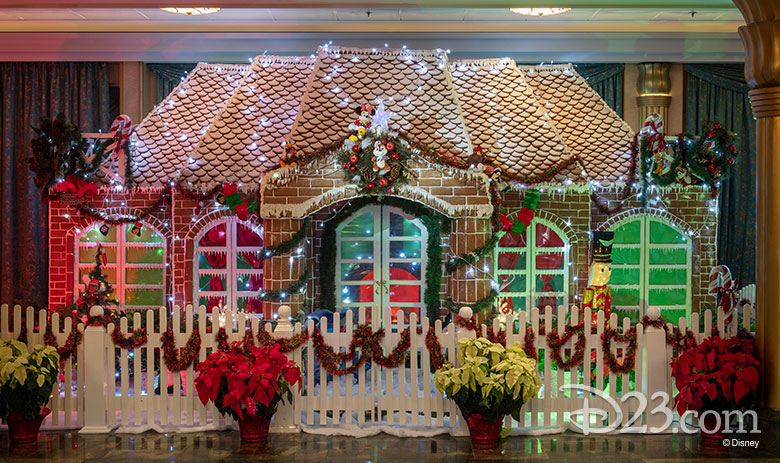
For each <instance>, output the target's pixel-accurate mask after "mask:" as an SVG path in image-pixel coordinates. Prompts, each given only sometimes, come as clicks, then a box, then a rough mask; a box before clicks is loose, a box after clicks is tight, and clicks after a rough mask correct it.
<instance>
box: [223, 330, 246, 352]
mask: <svg viewBox="0 0 780 463" xmlns="http://www.w3.org/2000/svg"><path fill="white" fill-rule="evenodd" d="M247 331H248V332H249V333H250V334H251V333H252V331H251V330H247ZM214 339H215V340H216V341H217V349H219V350H221V351H223V352H227V351H228V349H230V344H228V335H227V331H226V330H225V327H224V326H220V327H219V329H218V330H217V334H216V336H214Z"/></svg>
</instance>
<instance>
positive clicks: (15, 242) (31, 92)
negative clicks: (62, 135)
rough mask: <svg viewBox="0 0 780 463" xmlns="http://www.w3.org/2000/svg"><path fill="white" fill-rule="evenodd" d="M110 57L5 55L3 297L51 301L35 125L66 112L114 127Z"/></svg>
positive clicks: (0, 176) (1, 78)
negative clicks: (33, 147) (30, 59)
mask: <svg viewBox="0 0 780 463" xmlns="http://www.w3.org/2000/svg"><path fill="white" fill-rule="evenodd" d="M108 100H109V95H108V65H107V64H105V63H0V181H1V182H2V185H0V204H2V209H0V303H4V304H11V303H22V304H27V303H34V304H37V305H44V304H46V300H47V295H48V258H49V252H48V207H47V206H46V204H44V203H43V202H42V201H41V200H40V196H39V195H38V191H37V189H36V188H35V185H34V184H33V181H32V177H33V176H32V174H31V173H30V171H29V169H28V164H27V158H28V157H29V155H30V153H29V152H30V149H29V146H30V140H31V139H32V135H33V132H32V130H31V128H30V127H31V126H37V125H38V121H39V119H40V118H41V117H48V116H56V115H57V113H58V112H64V113H65V116H66V117H67V118H68V119H69V120H70V121H72V122H73V123H75V124H77V125H78V126H79V128H80V129H81V130H82V131H85V132H86V131H89V132H95V131H97V129H99V128H102V129H107V128H108V127H109V124H110V121H109V101H108Z"/></svg>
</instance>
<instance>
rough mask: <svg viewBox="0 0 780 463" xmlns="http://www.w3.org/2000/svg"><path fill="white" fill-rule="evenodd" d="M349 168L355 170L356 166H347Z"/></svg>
mask: <svg viewBox="0 0 780 463" xmlns="http://www.w3.org/2000/svg"><path fill="white" fill-rule="evenodd" d="M349 170H351V171H352V172H354V171H355V170H357V168H356V167H355V166H349Z"/></svg>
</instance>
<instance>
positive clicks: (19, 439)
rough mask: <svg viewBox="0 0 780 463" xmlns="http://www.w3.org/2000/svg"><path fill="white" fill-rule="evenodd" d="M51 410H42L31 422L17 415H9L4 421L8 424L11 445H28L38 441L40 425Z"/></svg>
mask: <svg viewBox="0 0 780 463" xmlns="http://www.w3.org/2000/svg"><path fill="white" fill-rule="evenodd" d="M50 413H51V410H49V409H48V408H44V409H43V411H42V412H41V416H39V417H37V418H33V419H31V420H25V419H24V418H22V416H21V415H19V414H18V413H11V414H10V415H8V418H6V419H5V422H6V424H8V438H9V439H10V440H11V443H13V444H29V443H30V442H35V441H37V440H38V434H40V431H41V423H43V420H44V419H45V418H46V417H47V416H49V414H50Z"/></svg>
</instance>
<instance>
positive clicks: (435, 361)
mask: <svg viewBox="0 0 780 463" xmlns="http://www.w3.org/2000/svg"><path fill="white" fill-rule="evenodd" d="M425 347H426V348H427V349H428V352H429V353H430V354H431V366H433V369H434V370H438V369H439V368H441V367H442V366H443V365H444V364H445V363H447V359H445V358H444V353H443V352H442V348H441V343H440V342H439V338H438V337H437V336H436V329H435V328H434V327H432V326H431V327H429V328H428V333H426V335H425Z"/></svg>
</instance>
